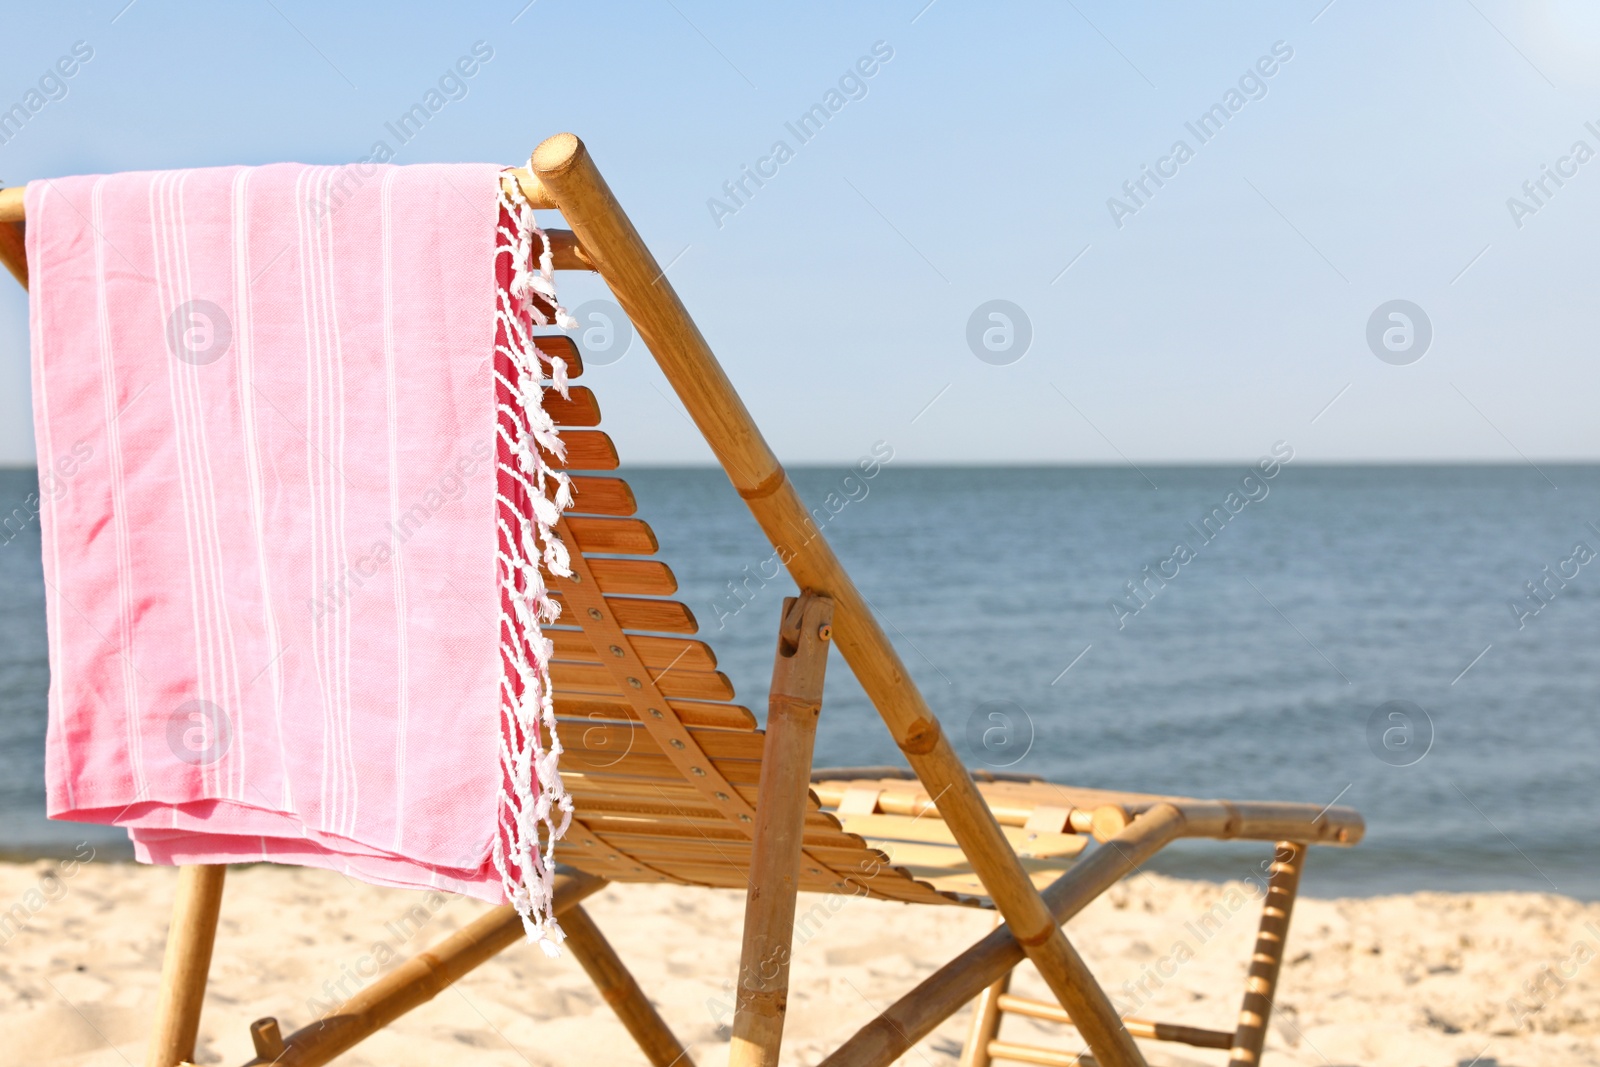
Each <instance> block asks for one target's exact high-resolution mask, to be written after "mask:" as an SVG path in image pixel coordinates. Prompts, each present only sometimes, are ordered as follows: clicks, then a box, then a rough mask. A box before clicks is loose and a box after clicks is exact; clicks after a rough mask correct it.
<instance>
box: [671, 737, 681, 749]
mask: <svg viewBox="0 0 1600 1067" xmlns="http://www.w3.org/2000/svg"><path fill="white" fill-rule="evenodd" d="M672 747H673V748H682V747H683V742H682V741H679V740H678V739H677V738H676V737H674V738H673V739H672Z"/></svg>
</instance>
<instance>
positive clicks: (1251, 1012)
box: [1228, 841, 1306, 1067]
mask: <svg viewBox="0 0 1600 1067" xmlns="http://www.w3.org/2000/svg"><path fill="white" fill-rule="evenodd" d="M1305 859H1306V846H1305V845H1304V844H1301V843H1299V842H1295V841H1280V842H1278V849H1277V854H1276V855H1275V856H1274V857H1273V864H1272V875H1271V877H1270V878H1269V879H1268V880H1267V899H1266V901H1265V903H1264V904H1263V905H1262V907H1261V926H1260V928H1259V929H1258V930H1257V932H1256V948H1255V952H1254V953H1252V954H1251V956H1250V971H1249V973H1248V975H1246V977H1245V980H1244V1003H1243V1004H1242V1005H1241V1006H1240V1008H1239V1026H1238V1029H1236V1030H1235V1031H1234V1033H1233V1051H1232V1053H1231V1054H1230V1055H1229V1058H1228V1067H1255V1065H1256V1064H1258V1063H1260V1062H1261V1049H1262V1047H1263V1046H1264V1045H1265V1044H1266V1041H1267V1022H1268V1020H1269V1019H1270V1018H1271V1017H1272V997H1273V994H1275V993H1276V992H1277V988H1278V973H1279V972H1280V971H1281V970H1282V969H1283V946H1284V943H1285V942H1286V941H1287V940H1288V937H1289V919H1290V918H1291V917H1292V916H1293V914H1294V899H1295V896H1296V894H1298V893H1299V892H1300V872H1301V871H1302V870H1304V869H1305Z"/></svg>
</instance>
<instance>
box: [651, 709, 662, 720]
mask: <svg viewBox="0 0 1600 1067" xmlns="http://www.w3.org/2000/svg"><path fill="white" fill-rule="evenodd" d="M650 715H651V717H652V718H656V719H659V718H661V717H662V716H661V709H660V708H651V709H650Z"/></svg>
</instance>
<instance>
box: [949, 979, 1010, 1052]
mask: <svg viewBox="0 0 1600 1067" xmlns="http://www.w3.org/2000/svg"><path fill="white" fill-rule="evenodd" d="M1011 974H1012V972H1011V971H1007V972H1006V973H1005V974H1002V975H1001V976H1000V977H999V978H998V979H996V980H995V983H994V985H992V986H990V987H989V988H987V989H985V990H984V991H983V992H982V993H979V994H978V999H976V1000H974V1001H973V1002H972V1030H971V1032H970V1033H968V1034H967V1047H966V1048H964V1049H962V1050H961V1063H960V1064H959V1067H989V1042H991V1041H993V1040H994V1039H995V1038H996V1037H999V1036H1000V998H1001V997H1003V996H1005V995H1006V993H1007V992H1008V991H1009V990H1010V989H1011Z"/></svg>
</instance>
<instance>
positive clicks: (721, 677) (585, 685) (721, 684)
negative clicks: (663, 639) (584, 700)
mask: <svg viewBox="0 0 1600 1067" xmlns="http://www.w3.org/2000/svg"><path fill="white" fill-rule="evenodd" d="M650 677H651V680H652V681H654V682H655V684H656V688H657V689H659V690H661V695H662V696H665V697H668V698H671V697H683V698H685V699H690V700H732V699H733V683H732V682H730V681H728V676H727V675H725V674H723V673H722V672H721V671H686V670H682V669H679V668H673V669H671V670H651V672H650ZM550 678H551V682H552V684H553V685H554V686H555V691H556V692H558V693H600V694H619V695H620V694H622V693H623V689H622V684H621V683H619V682H618V681H617V679H616V676H615V675H613V674H612V673H611V671H610V670H609V669H608V668H607V667H606V666H605V665H604V664H601V663H572V662H568V661H565V660H555V661H554V662H552V663H551V664H550Z"/></svg>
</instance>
